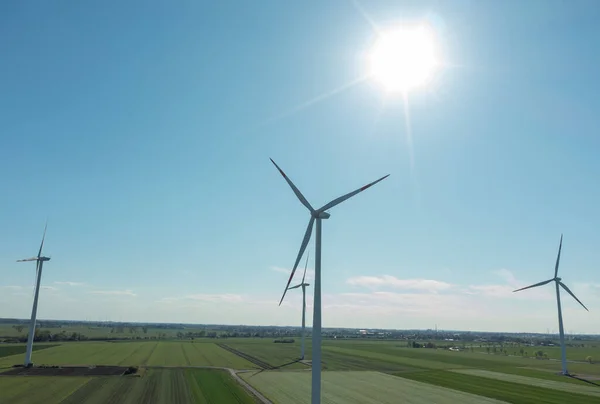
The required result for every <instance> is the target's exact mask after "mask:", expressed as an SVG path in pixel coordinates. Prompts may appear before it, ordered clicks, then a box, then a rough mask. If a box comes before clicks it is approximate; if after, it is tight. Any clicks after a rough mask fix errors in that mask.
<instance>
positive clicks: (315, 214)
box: [271, 159, 389, 404]
mask: <svg viewBox="0 0 600 404" xmlns="http://www.w3.org/2000/svg"><path fill="white" fill-rule="evenodd" d="M271 162H272V163H273V164H274V165H275V167H277V169H278V170H279V172H280V173H281V175H282V176H283V178H284V179H285V180H286V181H287V183H288V185H289V186H290V188H292V190H293V191H294V194H296V197H297V198H298V199H299V200H300V202H301V203H302V204H303V205H304V206H305V207H306V208H307V209H308V210H309V211H310V220H309V221H308V227H307V228H306V232H305V233H304V239H303V240H302V244H301V246H300V251H299V252H298V256H297V257H296V262H295V263H294V267H293V268H292V273H291V274H290V278H289V279H288V282H287V285H286V286H285V290H284V291H283V296H281V300H280V301H279V305H281V302H283V298H284V297H285V294H286V292H287V291H288V288H289V286H290V282H291V281H292V278H293V277H294V273H295V272H296V268H298V263H299V262H300V259H301V258H302V255H303V254H304V250H306V246H307V245H308V242H309V241H310V236H311V235H312V228H313V225H314V223H315V221H316V222H317V226H316V227H317V229H316V233H317V234H316V240H315V285H314V288H315V289H314V304H313V327H312V366H311V368H312V388H311V403H312V404H320V402H321V220H323V219H329V217H330V214H329V213H327V212H326V210H329V209H331V208H333V207H334V206H336V205H338V204H340V203H342V202H344V201H345V200H346V199H349V198H352V197H353V196H354V195H356V194H358V193H360V192H362V191H364V190H365V189H367V188H369V187H371V186H373V185H375V184H377V183H378V182H379V181H383V180H384V179H386V178H387V177H389V174H388V175H386V176H383V177H381V178H379V179H378V180H377V181H373V182H371V183H370V184H367V185H365V186H364V187H361V188H359V189H357V190H356V191H352V192H350V193H348V194H346V195H343V196H340V197H339V198H336V199H334V200H333V201H331V202H329V203H327V204H325V205H323V206H322V207H320V208H319V209H313V207H312V206H311V205H310V203H308V201H307V200H306V198H305V197H304V195H302V193H301V192H300V190H299V189H298V188H296V186H295V185H294V183H293V182H292V181H291V180H290V179H289V178H288V177H287V175H285V173H284V172H283V170H282V169H281V168H279V166H278V165H277V164H276V163H275V162H274V161H273V159H271Z"/></svg>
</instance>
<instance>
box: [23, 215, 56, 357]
mask: <svg viewBox="0 0 600 404" xmlns="http://www.w3.org/2000/svg"><path fill="white" fill-rule="evenodd" d="M47 227H48V223H46V226H44V235H43V236H42V244H40V250H39V251H38V255H37V257H32V258H26V259H24V260H18V261H17V262H26V261H36V266H35V277H36V280H35V296H34V298H33V308H32V309H31V322H30V323H29V335H28V336H27V351H26V352H25V367H30V366H33V363H31V351H32V348H33V337H34V336H35V318H36V315H37V305H38V297H39V295H40V281H41V279H42V266H43V265H44V261H50V258H48V257H42V247H43V246H44V239H45V238H46V229H47Z"/></svg>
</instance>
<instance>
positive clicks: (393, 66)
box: [369, 26, 437, 92]
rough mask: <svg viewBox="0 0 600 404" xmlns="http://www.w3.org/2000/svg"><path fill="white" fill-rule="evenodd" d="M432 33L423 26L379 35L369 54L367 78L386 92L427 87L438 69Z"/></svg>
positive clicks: (402, 28) (403, 28)
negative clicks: (369, 77) (368, 75)
mask: <svg viewBox="0 0 600 404" xmlns="http://www.w3.org/2000/svg"><path fill="white" fill-rule="evenodd" d="M434 42H435V41H434V37H433V33H432V31H431V30H430V29H428V28H427V27H425V26H417V27H401V28H397V29H394V30H392V31H389V32H385V33H383V34H381V36H380V37H379V38H378V39H377V41H376V43H375V45H374V46H373V49H372V50H371V53H370V58H369V59H370V74H371V76H372V77H373V78H374V79H375V80H376V81H378V82H379V83H380V84H381V85H382V86H383V87H384V88H385V89H386V90H388V91H394V92H395V91H402V92H407V91H409V90H412V89H414V88H417V87H421V86H423V85H425V84H427V83H428V82H429V81H430V80H431V77H432V75H433V72H434V71H435V68H436V66H437V59H436V52H435V43H434Z"/></svg>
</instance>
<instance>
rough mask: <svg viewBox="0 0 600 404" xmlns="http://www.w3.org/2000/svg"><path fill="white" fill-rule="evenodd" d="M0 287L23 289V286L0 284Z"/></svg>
mask: <svg viewBox="0 0 600 404" xmlns="http://www.w3.org/2000/svg"><path fill="white" fill-rule="evenodd" d="M0 288H2V289H10V290H22V289H23V286H16V285H7V286H0Z"/></svg>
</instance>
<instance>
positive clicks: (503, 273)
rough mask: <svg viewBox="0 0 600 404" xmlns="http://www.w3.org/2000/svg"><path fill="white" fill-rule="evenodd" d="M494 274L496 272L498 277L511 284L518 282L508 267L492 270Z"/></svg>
mask: <svg viewBox="0 0 600 404" xmlns="http://www.w3.org/2000/svg"><path fill="white" fill-rule="evenodd" d="M494 274H496V275H498V276H499V277H500V278H502V279H504V281H505V282H506V283H508V284H509V285H511V286H516V285H518V284H519V282H518V281H517V278H516V277H515V275H514V274H513V273H512V272H511V271H509V270H508V269H505V268H502V269H499V270H497V271H494Z"/></svg>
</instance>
